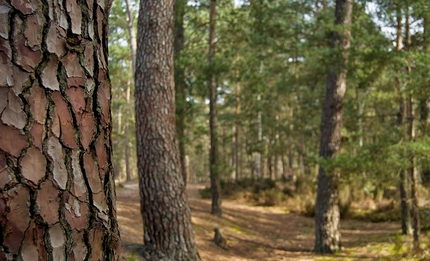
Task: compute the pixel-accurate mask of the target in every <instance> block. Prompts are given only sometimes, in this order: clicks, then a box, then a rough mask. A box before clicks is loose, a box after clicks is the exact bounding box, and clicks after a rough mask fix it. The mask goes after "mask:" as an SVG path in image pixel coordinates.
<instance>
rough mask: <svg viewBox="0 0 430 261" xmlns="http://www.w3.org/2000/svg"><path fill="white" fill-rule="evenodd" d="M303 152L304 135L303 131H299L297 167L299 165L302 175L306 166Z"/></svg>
mask: <svg viewBox="0 0 430 261" xmlns="http://www.w3.org/2000/svg"><path fill="white" fill-rule="evenodd" d="M302 131H303V129H302ZM305 153H306V144H305V135H304V134H303V133H300V135H299V150H298V154H299V167H300V172H301V174H302V175H304V174H305V172H306V170H305V168H306V166H305Z"/></svg>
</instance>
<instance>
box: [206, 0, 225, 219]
mask: <svg viewBox="0 0 430 261" xmlns="http://www.w3.org/2000/svg"><path fill="white" fill-rule="evenodd" d="M209 9H210V18H209V20H210V22H209V55H208V63H209V74H208V76H209V77H208V81H209V103H210V104H209V106H210V112H209V125H210V136H211V148H210V173H211V174H210V178H211V193H212V210H211V213H212V214H213V215H215V216H218V217H221V216H222V211H221V184H220V173H219V168H220V166H219V159H218V130H217V128H218V126H217V109H216V102H217V90H216V79H215V72H214V68H213V58H214V57H215V21H216V0H211V1H210V7H209Z"/></svg>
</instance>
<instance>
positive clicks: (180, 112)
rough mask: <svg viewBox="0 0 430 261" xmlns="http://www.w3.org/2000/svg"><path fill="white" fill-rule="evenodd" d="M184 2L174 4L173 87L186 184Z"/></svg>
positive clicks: (182, 0)
mask: <svg viewBox="0 0 430 261" xmlns="http://www.w3.org/2000/svg"><path fill="white" fill-rule="evenodd" d="M186 4H187V1H186V0H176V2H175V40H174V47H175V86H176V128H177V132H178V138H179V154H180V159H181V168H182V177H183V179H184V181H185V185H186V184H187V177H188V169H187V167H186V165H187V164H186V152H185V128H186V126H185V117H186V109H187V100H186V98H187V90H186V89H187V85H186V82H185V68H184V65H183V64H182V61H181V55H182V51H183V50H184V41H185V37H184V33H185V30H184V15H185V6H186Z"/></svg>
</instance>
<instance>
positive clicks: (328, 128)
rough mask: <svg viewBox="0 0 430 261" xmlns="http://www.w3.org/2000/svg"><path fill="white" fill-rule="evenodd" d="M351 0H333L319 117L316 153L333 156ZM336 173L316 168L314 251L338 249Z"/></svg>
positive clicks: (338, 130) (343, 88) (339, 120)
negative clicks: (333, 28) (334, 28)
mask: <svg viewBox="0 0 430 261" xmlns="http://www.w3.org/2000/svg"><path fill="white" fill-rule="evenodd" d="M352 6H353V0H336V9H335V19H336V20H335V25H336V26H340V27H341V28H342V29H341V31H339V32H337V31H335V32H334V33H333V39H332V46H331V61H330V62H331V65H330V67H329V68H328V75H327V85H326V86H327V90H326V95H325V100H324V107H323V112H322V119H321V143H320V157H321V158H323V159H333V158H335V157H336V154H337V153H338V152H339V150H340V142H341V128H342V113H343V111H342V107H343V98H344V95H345V91H346V73H347V63H348V56H349V46H350V35H351V33H350V28H349V26H350V24H351V12H352ZM339 177H340V173H339V172H338V171H337V170H335V169H324V168H323V167H322V166H320V168H319V173H318V191H317V200H316V213H315V251H316V252H318V253H334V252H336V251H340V231H339V220H340V214H339V205H338V204H339V196H338V194H339V192H338V185H339Z"/></svg>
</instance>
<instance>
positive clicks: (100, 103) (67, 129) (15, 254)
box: [0, 0, 120, 261]
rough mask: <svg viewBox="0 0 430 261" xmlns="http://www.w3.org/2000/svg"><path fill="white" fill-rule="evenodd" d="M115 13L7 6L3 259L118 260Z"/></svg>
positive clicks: (70, 6) (1, 140)
mask: <svg viewBox="0 0 430 261" xmlns="http://www.w3.org/2000/svg"><path fill="white" fill-rule="evenodd" d="M45 4H46V5H45ZM109 9H110V2H108V1H103V0H102V1H90V0H89V1H79V2H78V1H76V0H65V1H61V2H58V1H51V0H48V1H46V2H41V1H25V2H21V1H4V0H1V1H0V21H1V22H0V57H1V58H0V60H2V62H0V213H1V214H0V260H24V261H26V260H37V258H39V260H118V259H119V250H120V241H119V230H118V225H117V220H116V209H115V187H114V179H113V174H114V171H113V167H112V154H111V148H112V147H111V138H110V137H111V114H110V102H111V85H110V81H109V77H108V67H107V55H108V54H107V50H108V49H107V19H108V13H109Z"/></svg>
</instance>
